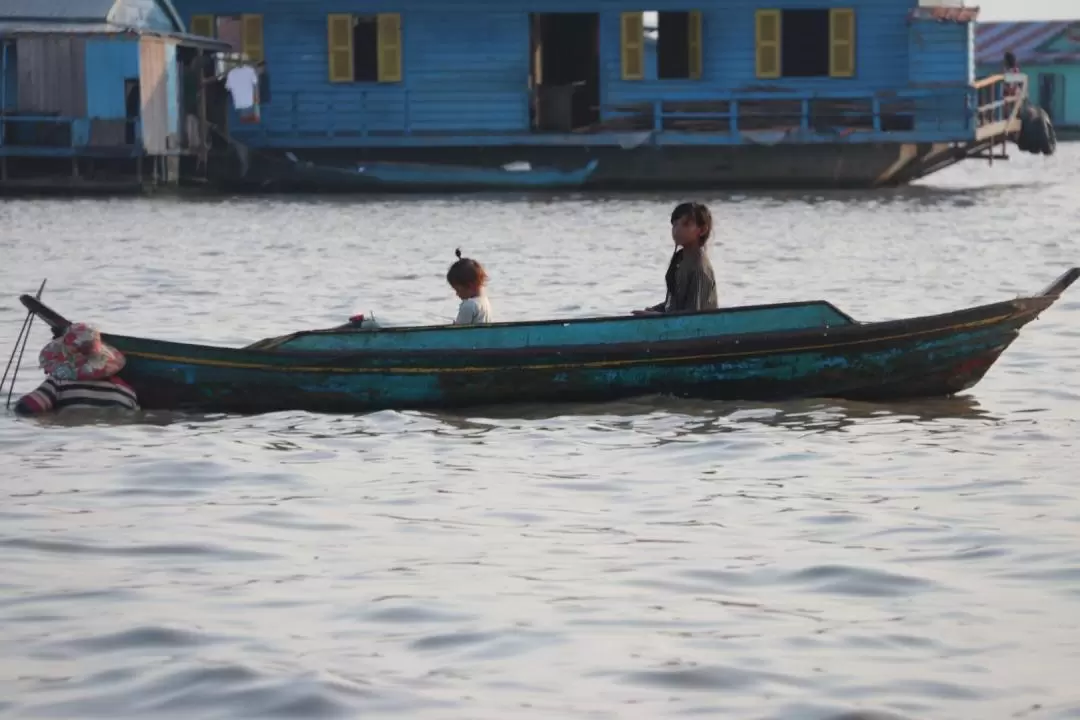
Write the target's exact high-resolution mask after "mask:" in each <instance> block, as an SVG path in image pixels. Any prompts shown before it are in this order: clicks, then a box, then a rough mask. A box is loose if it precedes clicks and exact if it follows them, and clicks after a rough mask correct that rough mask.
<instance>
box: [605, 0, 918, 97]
mask: <svg viewBox="0 0 1080 720" xmlns="http://www.w3.org/2000/svg"><path fill="white" fill-rule="evenodd" d="M633 4H634V3H632V2H629V3H627V5H628V6H630V5H633ZM647 4H648V5H649V6H650V8H651V9H655V10H665V9H671V10H687V9H691V8H692V7H693V8H699V9H701V10H702V13H703V15H702V29H701V33H702V45H703V47H704V52H703V54H702V78H701V80H658V81H655V82H647V81H640V80H637V81H624V80H622V65H621V62H622V59H621V57H620V54H619V44H620V33H621V27H620V24H619V23H620V20H619V14H618V12H609V13H606V14H605V15H604V16H603V18H602V19H601V38H600V44H601V54H602V59H603V63H604V67H603V76H604V78H605V79H606V85H605V86H604V87H603V88H602V91H601V93H602V94H601V102H602V103H603V104H618V103H630V102H644V101H647V100H653V99H656V98H657V97H658V96H659V97H662V98H663V99H672V100H675V99H682V100H692V99H698V98H702V97H707V96H708V90H709V89H715V90H721V91H732V90H740V89H746V88H749V87H753V86H762V85H767V86H768V87H771V88H788V89H792V90H807V89H837V90H839V89H851V90H872V89H875V88H897V87H904V86H906V85H907V82H908V78H907V61H908V47H907V28H908V23H907V12H908V10H909V9H910V8H911V7H912V5H914V2H913V1H908V0H846V1H844V2H836V3H830V2H822V0H780V1H779V2H768V1H765V2H761V1H755V0H729V2H726V3H725V4H724V5H723V6H722V7H721V8H709V6H708V5H706V4H704V3H690V4H687V3H686V2H663V3H658V2H650V3H647ZM830 5H835V6H836V7H848V8H852V9H854V11H855V33H856V51H855V54H856V57H855V77H853V78H779V79H770V80H762V79H759V78H758V77H757V76H756V73H755V34H754V24H755V11H757V10H759V9H762V8H777V7H781V8H785V9H792V10H794V9H803V8H807V9H815V8H822V7H829V6H830ZM627 9H630V8H629V7H627ZM649 55H650V56H652V55H653V53H649ZM649 60H650V62H649V63H647V66H648V65H654V64H655V60H653V58H652V57H650V58H649ZM650 73H655V70H654V69H651V70H650Z"/></svg>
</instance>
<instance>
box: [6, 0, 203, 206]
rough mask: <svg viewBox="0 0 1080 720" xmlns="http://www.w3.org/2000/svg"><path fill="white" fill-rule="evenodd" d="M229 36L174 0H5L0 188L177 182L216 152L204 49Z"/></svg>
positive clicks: (109, 185) (107, 186)
mask: <svg viewBox="0 0 1080 720" xmlns="http://www.w3.org/2000/svg"><path fill="white" fill-rule="evenodd" d="M221 47H222V44H221V43H220V42H217V41H215V40H212V39H209V38H205V37H198V36H194V35H189V34H187V33H186V32H185V28H184V24H183V21H182V20H181V19H180V17H179V15H177V13H176V11H175V9H174V8H173V7H172V4H171V2H170V0H3V2H2V3H0V189H5V188H6V189H17V188H40V189H49V188H71V187H75V186H78V187H82V188H87V189H92V188H101V189H118V188H119V187H121V186H128V187H142V186H145V185H147V184H160V183H176V182H178V181H179V179H180V173H181V170H180V168H181V159H182V158H184V157H185V156H188V157H192V158H194V157H197V156H199V155H202V156H203V157H205V152H206V150H205V148H206V146H207V145H208V143H207V132H208V129H207V123H206V111H205V99H204V97H203V94H204V91H203V87H204V83H203V82H202V80H201V78H203V77H204V76H207V75H210V74H212V73H213V67H212V66H213V63H211V62H206V61H205V57H204V56H205V55H206V54H209V53H213V52H215V51H217V50H220V49H221ZM192 164H193V166H194V165H196V164H197V163H192Z"/></svg>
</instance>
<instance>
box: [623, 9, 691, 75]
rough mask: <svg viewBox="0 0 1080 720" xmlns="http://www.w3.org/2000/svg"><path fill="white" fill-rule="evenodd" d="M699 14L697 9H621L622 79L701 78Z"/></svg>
mask: <svg viewBox="0 0 1080 720" xmlns="http://www.w3.org/2000/svg"><path fill="white" fill-rule="evenodd" d="M702 17H703V14H702V12H701V11H700V10H679V11H664V12H657V11H646V12H642V13H623V15H622V23H623V25H622V31H623V32H622V37H623V79H624V80H643V79H645V78H646V77H649V78H653V77H655V78H657V79H660V80H700V79H701V76H702V74H703V72H704V66H703V57H702V51H703V48H704V46H705V44H704V41H703V39H702V32H703V28H702ZM653 73H655V75H654V74H653Z"/></svg>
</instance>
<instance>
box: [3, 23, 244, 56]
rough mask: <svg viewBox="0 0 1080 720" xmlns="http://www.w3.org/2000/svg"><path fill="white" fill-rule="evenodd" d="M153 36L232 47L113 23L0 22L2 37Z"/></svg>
mask: <svg viewBox="0 0 1080 720" xmlns="http://www.w3.org/2000/svg"><path fill="white" fill-rule="evenodd" d="M56 34H61V35H125V34H130V35H132V36H139V35H151V36H155V37H167V38H173V39H174V40H178V41H179V42H181V43H183V44H184V45H190V46H193V47H201V48H205V49H207V50H219V51H226V50H229V49H230V48H231V47H232V46H231V45H230V44H229V43H226V42H222V41H220V40H215V39H214V38H208V37H202V36H201V35H192V34H190V33H166V32H155V31H153V30H133V29H132V28H129V27H123V26H121V25H113V24H111V23H57V22H5V21H3V20H0V37H17V36H19V35H56Z"/></svg>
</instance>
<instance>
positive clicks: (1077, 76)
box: [975, 20, 1080, 133]
mask: <svg viewBox="0 0 1080 720" xmlns="http://www.w3.org/2000/svg"><path fill="white" fill-rule="evenodd" d="M1006 52H1011V53H1012V54H1013V55H1015V56H1016V61H1017V63H1018V64H1019V65H1020V71H1021V72H1023V73H1025V74H1026V75H1027V76H1028V77H1029V78H1030V79H1031V80H1030V82H1031V86H1030V88H1031V89H1030V91H1029V94H1030V97H1031V100H1032V102H1034V103H1036V104H1038V105H1039V106H1040V107H1042V108H1043V109H1044V110H1046V112H1047V114H1048V115H1049V116H1050V119H1051V120H1052V121H1053V123H1054V126H1055V128H1056V129H1057V130H1059V131H1060V130H1062V129H1065V130H1072V131H1073V132H1074V133H1075V132H1076V131H1078V130H1080V20H1073V21H1054V22H992V23H979V24H978V26H977V27H976V30H975V62H976V64H977V66H978V68H979V71H980V72H981V73H984V74H992V73H999V72H1001V71H1002V68H1003V63H1004V58H1005V53H1006Z"/></svg>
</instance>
